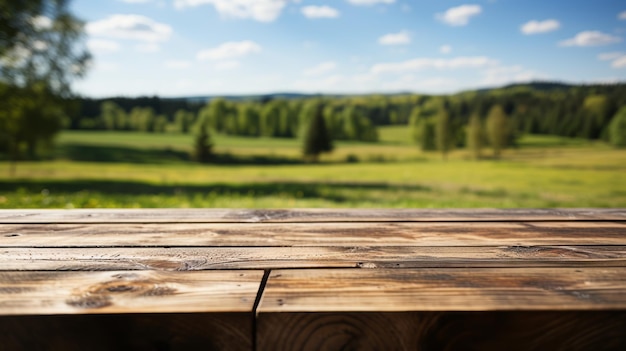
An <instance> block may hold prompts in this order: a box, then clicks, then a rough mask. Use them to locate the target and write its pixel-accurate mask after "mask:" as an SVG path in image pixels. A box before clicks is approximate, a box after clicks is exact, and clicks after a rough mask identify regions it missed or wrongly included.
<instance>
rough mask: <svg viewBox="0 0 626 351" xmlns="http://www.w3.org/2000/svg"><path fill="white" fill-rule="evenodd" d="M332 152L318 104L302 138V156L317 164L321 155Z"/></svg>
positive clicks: (321, 110)
mask: <svg viewBox="0 0 626 351" xmlns="http://www.w3.org/2000/svg"><path fill="white" fill-rule="evenodd" d="M332 150H333V143H332V139H331V138H330V134H329V132H328V130H327V129H326V121H325V119H324V115H323V107H322V106H321V105H319V104H318V105H317V107H316V109H315V113H314V114H313V116H312V118H311V120H310V121H309V125H308V128H307V131H306V134H305V136H304V148H303V154H304V157H305V158H307V159H309V160H311V161H313V162H317V160H318V159H319V155H320V154H321V153H323V152H330V151H332Z"/></svg>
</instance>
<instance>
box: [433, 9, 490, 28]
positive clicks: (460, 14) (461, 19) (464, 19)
mask: <svg viewBox="0 0 626 351" xmlns="http://www.w3.org/2000/svg"><path fill="white" fill-rule="evenodd" d="M482 11H483V9H482V7H480V5H461V6H457V7H452V8H449V9H448V10H447V11H446V12H444V13H438V14H437V15H436V17H437V19H439V20H440V21H442V22H443V23H446V24H448V25H450V26H465V25H467V24H468V23H469V20H470V18H472V17H473V16H476V15H478V14H480V13H481V12H482Z"/></svg>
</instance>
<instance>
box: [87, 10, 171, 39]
mask: <svg viewBox="0 0 626 351" xmlns="http://www.w3.org/2000/svg"><path fill="white" fill-rule="evenodd" d="M86 30H87V33H88V34H90V35H93V36H101V37H108V38H117V39H132V40H140V41H147V42H158V41H166V40H168V39H169V37H170V35H171V34H172V27H170V26H169V25H167V24H163V23H158V22H156V21H154V20H153V19H151V18H148V17H145V16H141V15H112V16H109V17H108V18H106V19H103V20H99V21H94V22H89V23H88V24H87V26H86Z"/></svg>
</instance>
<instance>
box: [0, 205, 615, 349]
mask: <svg viewBox="0 0 626 351" xmlns="http://www.w3.org/2000/svg"><path fill="white" fill-rule="evenodd" d="M624 330H626V209H552V210H533V209H519V210H499V209H485V210H463V209H458V210H417V209H406V210H369V209H366V210H344V209H338V210H334V209H303V210H234V209H184V210H172V209H146V210H125V209H116V210H103V209H97V210H3V211H0V349H2V350H3V351H4V350H86V349H95V350H116V349H134V350H194V349H202V350H205V349H206V350H251V349H257V350H340V349H341V350H459V349H467V350H505V349H506V350H545V349H550V350H622V349H626V333H624Z"/></svg>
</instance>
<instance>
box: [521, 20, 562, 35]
mask: <svg viewBox="0 0 626 351" xmlns="http://www.w3.org/2000/svg"><path fill="white" fill-rule="evenodd" d="M560 27H561V23H559V21H557V20H554V19H548V20H545V21H534V20H533V21H528V22H526V23H524V25H522V26H521V27H520V30H521V31H522V33H524V34H526V35H529V34H539V33H547V32H552V31H554V30H557V29H559V28H560Z"/></svg>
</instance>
